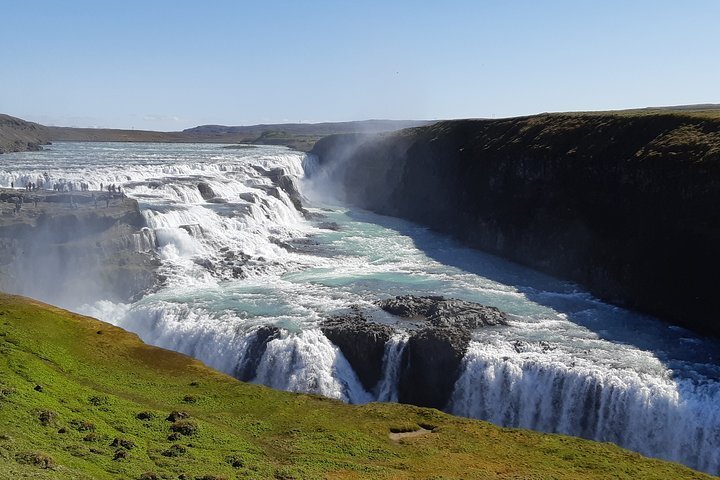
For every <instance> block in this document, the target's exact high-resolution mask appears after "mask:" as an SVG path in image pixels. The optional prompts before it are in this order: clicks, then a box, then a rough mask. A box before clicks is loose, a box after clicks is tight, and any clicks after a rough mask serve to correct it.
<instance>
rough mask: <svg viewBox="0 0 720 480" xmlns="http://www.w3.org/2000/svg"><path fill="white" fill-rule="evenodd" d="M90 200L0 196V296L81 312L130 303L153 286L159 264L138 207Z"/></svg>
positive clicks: (117, 201) (29, 194) (7, 193)
mask: <svg viewBox="0 0 720 480" xmlns="http://www.w3.org/2000/svg"><path fill="white" fill-rule="evenodd" d="M21 196H22V197H23V202H22V204H21V206H20V211H19V212H16V211H15V209H16V206H17V202H18V200H19V198H20V197H21ZM36 197H37V198H38V202H37V203H36V202H35V201H34V199H35V198H36ZM90 199H91V197H90V194H85V195H83V194H73V195H70V194H55V193H50V192H43V193H41V192H37V193H35V192H25V191H19V190H15V191H13V190H9V189H4V190H2V191H0V290H2V291H7V292H13V293H21V294H23V295H28V296H32V297H34V298H38V299H42V300H45V301H51V302H53V303H55V304H58V305H62V306H68V307H77V306H79V305H81V304H83V303H87V302H92V301H95V300H97V299H109V300H113V301H128V300H130V299H131V298H133V297H135V296H137V295H139V294H141V293H143V292H145V291H147V290H148V289H150V288H152V287H153V286H154V285H155V283H156V282H157V280H158V278H157V273H156V270H157V267H158V261H157V259H156V258H155V256H154V253H152V249H151V247H152V245H151V243H152V241H153V239H152V236H151V235H148V234H147V233H148V232H147V231H146V232H143V231H142V230H141V229H142V227H144V226H145V220H144V218H143V216H142V215H141V214H140V211H139V209H138V205H137V202H135V201H134V200H130V199H124V200H123V199H120V198H116V199H112V200H111V201H110V203H109V206H107V207H106V203H105V201H102V202H98V204H97V206H96V205H95V203H94V202H92V201H91V200H90Z"/></svg>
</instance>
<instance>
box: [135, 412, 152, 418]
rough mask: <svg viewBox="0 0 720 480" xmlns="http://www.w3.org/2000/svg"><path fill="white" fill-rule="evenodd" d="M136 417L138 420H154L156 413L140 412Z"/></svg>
mask: <svg viewBox="0 0 720 480" xmlns="http://www.w3.org/2000/svg"><path fill="white" fill-rule="evenodd" d="M135 418H137V419H138V420H152V419H153V418H155V414H154V413H153V412H140V413H138V414H137V415H135Z"/></svg>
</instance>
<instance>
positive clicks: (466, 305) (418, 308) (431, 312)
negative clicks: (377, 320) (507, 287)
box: [377, 295, 507, 330]
mask: <svg viewBox="0 0 720 480" xmlns="http://www.w3.org/2000/svg"><path fill="white" fill-rule="evenodd" d="M377 306H378V307H380V308H382V309H383V310H385V311H386V312H388V313H391V314H393V315H397V316H399V317H405V318H421V319H423V320H427V321H428V322H429V323H430V324H431V325H432V326H434V327H462V328H465V329H469V330H474V329H476V328H480V327H487V326H491V325H506V324H507V315H505V313H503V312H501V311H500V310H498V309H497V308H495V307H487V306H485V305H480V304H478V303H473V302H467V301H465V300H457V299H446V298H445V297H441V296H432V297H416V296H414V295H403V296H399V297H394V298H388V299H386V300H381V301H379V302H377Z"/></svg>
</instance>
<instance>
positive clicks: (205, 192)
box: [197, 182, 217, 200]
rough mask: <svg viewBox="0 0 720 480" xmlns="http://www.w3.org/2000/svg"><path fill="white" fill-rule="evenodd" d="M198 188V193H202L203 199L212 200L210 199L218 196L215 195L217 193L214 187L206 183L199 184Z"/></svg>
mask: <svg viewBox="0 0 720 480" xmlns="http://www.w3.org/2000/svg"><path fill="white" fill-rule="evenodd" d="M197 188H198V191H199V192H200V195H202V197H203V198H204V199H205V200H210V199H213V198H215V197H217V195H216V194H215V191H213V189H212V187H211V186H210V185H209V184H208V183H206V182H200V183H198V186H197Z"/></svg>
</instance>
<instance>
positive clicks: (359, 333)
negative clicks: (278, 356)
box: [322, 295, 507, 409]
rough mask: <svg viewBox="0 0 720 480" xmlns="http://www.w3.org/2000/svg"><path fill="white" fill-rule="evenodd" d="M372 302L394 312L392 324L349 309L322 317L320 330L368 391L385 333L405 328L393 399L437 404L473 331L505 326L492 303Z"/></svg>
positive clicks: (377, 373) (376, 376) (377, 374)
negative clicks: (404, 339)
mask: <svg viewBox="0 0 720 480" xmlns="http://www.w3.org/2000/svg"><path fill="white" fill-rule="evenodd" d="M376 306H377V307H378V308H380V309H382V310H384V311H386V312H387V313H389V314H391V315H394V316H395V317H397V319H398V321H397V323H395V324H394V325H387V324H383V323H378V322H376V321H373V320H372V319H370V318H368V316H367V315H366V312H363V311H361V310H359V309H353V311H352V312H351V313H349V314H346V315H337V316H334V317H330V318H328V319H327V320H326V321H325V322H323V325H322V331H323V333H324V334H325V336H326V337H327V338H328V339H329V340H330V341H331V342H333V343H334V344H335V345H337V346H338V348H340V351H342V353H343V355H344V356H345V358H346V359H347V360H348V362H349V363H350V365H351V366H352V367H353V370H354V371H355V373H357V375H358V378H359V379H360V381H361V382H362V384H363V386H364V387H365V389H366V390H367V391H370V392H372V391H375V390H377V387H378V385H379V383H378V382H379V381H380V380H381V376H382V368H383V362H384V360H385V358H384V356H385V354H386V348H387V345H388V342H389V341H390V338H391V337H392V336H393V335H394V334H396V333H398V332H405V334H406V335H407V343H406V345H405V347H404V348H403V353H402V357H401V358H400V366H399V375H398V379H397V382H398V384H397V389H398V401H400V402H401V403H410V404H413V405H418V406H421V407H434V408H439V409H442V408H444V407H445V406H446V405H447V402H448V400H449V399H450V395H451V394H452V392H453V387H454V385H455V382H456V381H457V379H458V377H459V375H460V364H461V362H462V359H463V358H464V357H465V352H466V351H467V347H468V344H469V343H470V339H471V338H472V334H473V332H474V331H476V330H478V329H480V328H482V327H488V326H499V325H507V316H506V314H505V313H503V312H501V311H500V310H498V309H497V308H494V307H487V306H484V305H480V304H477V303H473V302H467V301H464V300H457V299H446V298H444V297H441V296H432V297H416V296H413V295H404V296H399V297H394V298H388V299H386V300H381V301H379V302H377V303H376ZM368 313H369V312H368Z"/></svg>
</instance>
